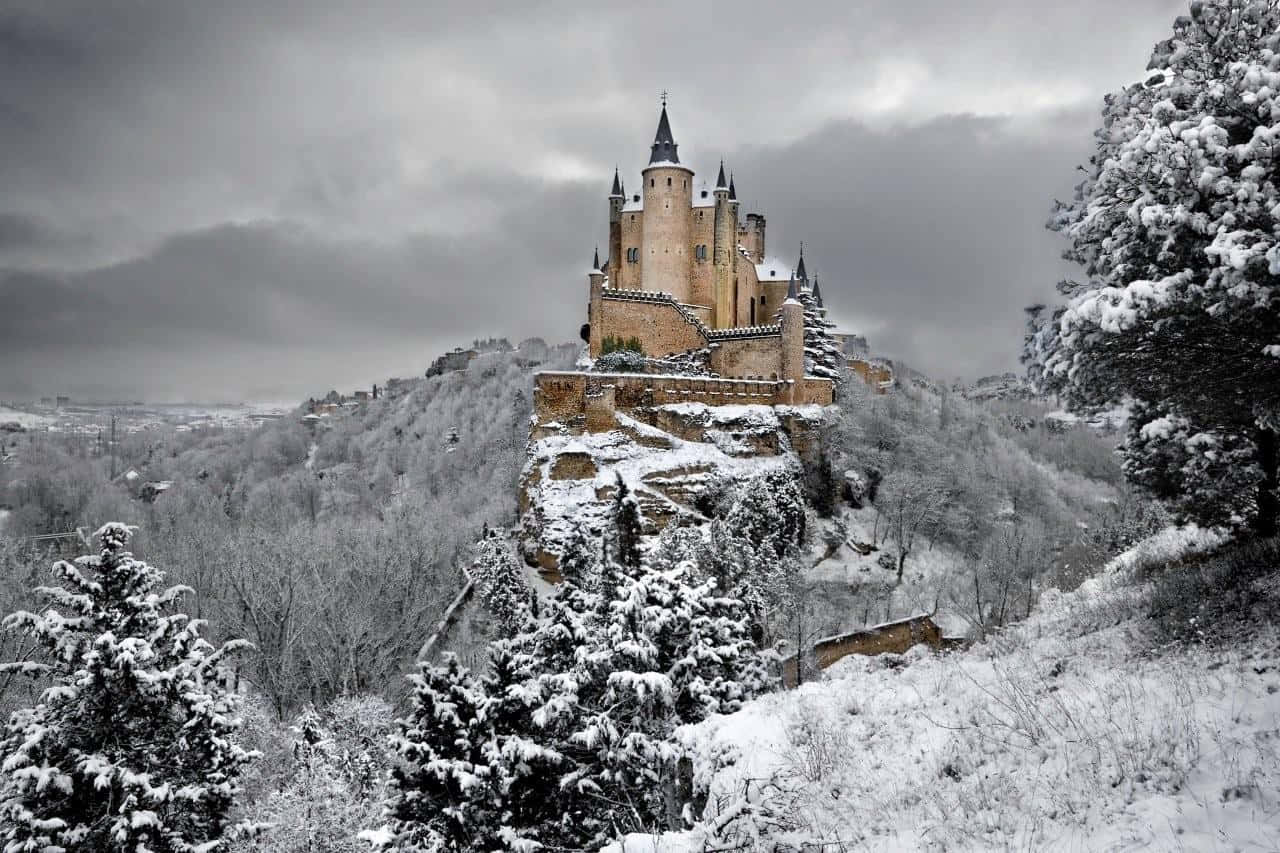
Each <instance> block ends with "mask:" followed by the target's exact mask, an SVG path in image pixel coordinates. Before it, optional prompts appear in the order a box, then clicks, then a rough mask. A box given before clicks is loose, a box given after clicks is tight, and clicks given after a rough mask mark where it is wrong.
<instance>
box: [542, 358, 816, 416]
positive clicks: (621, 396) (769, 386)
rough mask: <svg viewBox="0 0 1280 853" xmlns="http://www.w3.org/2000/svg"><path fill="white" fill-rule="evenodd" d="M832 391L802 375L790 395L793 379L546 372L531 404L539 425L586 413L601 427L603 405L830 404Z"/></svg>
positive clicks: (615, 407)
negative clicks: (803, 377)
mask: <svg viewBox="0 0 1280 853" xmlns="http://www.w3.org/2000/svg"><path fill="white" fill-rule="evenodd" d="M609 389H612V390H611V391H610V390H609ZM831 393H832V385H831V383H830V382H829V381H827V380H825V379H816V378H813V377H805V379H804V380H802V381H801V382H800V383H799V384H798V385H797V386H796V387H795V389H794V397H793V396H792V383H789V382H784V381H782V380H753V379H716V378H708V377H696V376H660V375H652V374H647V373H575V372H544V373H538V374H537V375H536V376H535V377H534V392H533V408H534V414H535V415H536V417H537V419H538V423H540V424H546V423H551V422H552V421H559V422H560V423H564V424H566V425H567V424H569V423H571V422H572V421H573V420H574V419H575V418H579V417H582V418H587V416H588V415H590V418H589V420H590V424H589V426H588V428H590V429H592V430H593V431H599V430H601V429H605V428H611V425H610V420H611V419H610V418H608V417H607V416H606V412H605V410H606V408H607V409H609V410H612V411H617V410H622V411H627V410H631V409H640V408H646V407H651V406H661V405H665V404H667V403H705V404H706V405H708V406H728V405H763V406H781V405H809V404H817V405H821V406H826V405H830V403H831Z"/></svg>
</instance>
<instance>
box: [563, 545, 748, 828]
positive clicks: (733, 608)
mask: <svg viewBox="0 0 1280 853" xmlns="http://www.w3.org/2000/svg"><path fill="white" fill-rule="evenodd" d="M695 574H696V572H695V569H694V566H693V564H692V563H685V564H683V565H681V566H679V567H677V568H675V569H673V570H670V571H655V570H652V569H648V568H643V569H642V570H641V571H640V572H639V574H638V575H637V576H636V577H634V578H632V579H630V580H628V581H626V582H625V583H624V584H623V585H622V586H621V587H620V588H619V595H618V596H617V597H616V598H615V599H614V601H613V602H612V603H611V604H610V607H609V616H608V619H607V622H606V624H605V625H604V626H603V627H604V630H603V631H601V632H600V633H599V634H598V635H597V639H598V640H599V641H602V642H603V645H601V646H600V647H598V648H596V649H594V650H592V651H591V652H590V653H588V655H587V656H586V658H587V659H588V660H589V661H590V668H591V670H593V671H594V672H596V673H598V674H599V676H600V677H602V678H603V683H604V690H603V692H601V693H599V694H597V695H596V696H595V697H593V699H594V701H592V700H590V699H589V700H588V701H586V702H583V703H581V708H582V711H581V716H580V719H579V725H580V729H579V730H578V731H576V732H574V733H573V735H572V736H571V737H570V741H571V742H572V743H576V744H580V745H585V746H587V747H588V748H589V750H590V754H588V755H580V756H579V757H578V766H577V768H576V769H575V770H574V772H572V773H570V774H569V775H568V776H567V777H566V780H565V785H566V786H567V787H569V788H572V789H576V790H581V791H584V792H586V794H587V796H588V797H589V799H590V800H591V801H592V802H594V805H595V808H594V809H593V811H594V815H595V823H596V824H597V825H598V826H600V827H601V828H606V827H608V828H612V829H613V830H614V831H617V830H619V829H625V830H629V831H646V830H652V829H655V828H658V829H676V828H679V827H680V826H681V825H682V820H683V816H684V815H685V813H686V809H693V810H695V811H696V804H694V803H693V802H692V800H693V796H694V793H693V786H692V779H691V778H689V776H688V775H687V768H686V767H685V766H683V765H682V764H681V762H680V761H679V754H678V750H677V749H675V746H674V744H673V743H672V741H671V735H672V733H673V732H674V731H675V729H676V728H677V727H679V726H681V725H684V724H687V723H696V722H699V721H701V720H704V719H706V717H707V716H708V715H710V714H716V713H732V712H733V711H735V710H737V709H738V708H739V707H741V705H742V703H743V702H744V701H746V700H747V699H750V698H751V697H753V696H754V695H756V694H757V693H758V692H760V691H761V690H762V689H764V688H765V687H766V686H767V685H768V684H769V682H770V677H769V675H768V671H767V668H766V666H765V663H764V661H763V659H762V658H761V656H760V654H759V652H758V651H757V649H756V646H755V644H754V642H753V641H752V639H751V630H750V626H749V622H748V619H747V616H746V611H745V607H744V606H743V604H742V602H740V601H737V600H735V599H730V598H724V597H720V596H718V595H717V594H716V589H715V581H714V580H712V579H709V578H708V579H705V580H703V581H700V582H699V581H697V580H696V578H695ZM602 840H603V837H602V836H597V837H596V838H593V839H590V841H591V842H593V843H598V842H600V841H602Z"/></svg>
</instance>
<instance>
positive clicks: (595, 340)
mask: <svg viewBox="0 0 1280 853" xmlns="http://www.w3.org/2000/svg"><path fill="white" fill-rule="evenodd" d="M612 262H613V261H612V259H610V263H612ZM587 281H589V282H590V283H591V301H590V303H588V305H587V326H588V329H587V346H588V347H589V348H590V351H591V357H592V358H597V357H599V355H600V344H601V342H602V340H603V337H604V330H603V328H602V327H603V326H604V322H603V319H602V318H603V313H602V312H603V304H604V271H603V270H601V269H600V248H599V247H596V250H595V254H593V255H592V256H591V269H590V270H588V271H587Z"/></svg>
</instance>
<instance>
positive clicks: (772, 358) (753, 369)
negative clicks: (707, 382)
mask: <svg viewBox="0 0 1280 853" xmlns="http://www.w3.org/2000/svg"><path fill="white" fill-rule="evenodd" d="M781 344H782V339H781V337H780V336H777V335H771V336H769V337H759V338H732V339H729V340H720V341H716V343H715V346H714V347H713V348H712V350H711V362H710V367H711V371H712V372H713V373H719V374H720V375H721V376H732V377H735V378H746V377H757V378H760V379H778V378H779V377H780V376H781V375H782V361H781V355H782V346H781Z"/></svg>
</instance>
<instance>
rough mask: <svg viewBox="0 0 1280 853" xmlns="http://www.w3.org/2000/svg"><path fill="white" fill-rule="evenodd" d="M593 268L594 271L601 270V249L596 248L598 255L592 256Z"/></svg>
mask: <svg viewBox="0 0 1280 853" xmlns="http://www.w3.org/2000/svg"><path fill="white" fill-rule="evenodd" d="M591 268H592V269H593V270H598V269H600V247H599V246H596V253H595V254H594V255H592V256H591Z"/></svg>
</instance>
